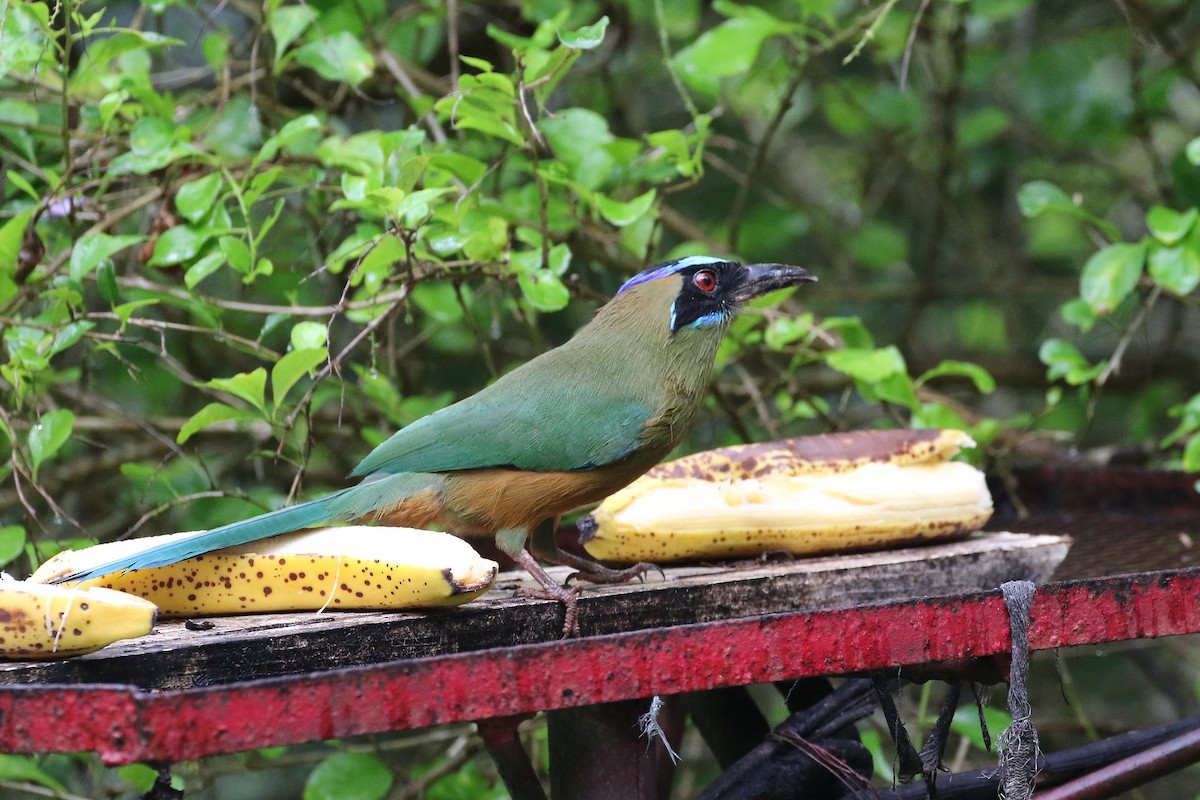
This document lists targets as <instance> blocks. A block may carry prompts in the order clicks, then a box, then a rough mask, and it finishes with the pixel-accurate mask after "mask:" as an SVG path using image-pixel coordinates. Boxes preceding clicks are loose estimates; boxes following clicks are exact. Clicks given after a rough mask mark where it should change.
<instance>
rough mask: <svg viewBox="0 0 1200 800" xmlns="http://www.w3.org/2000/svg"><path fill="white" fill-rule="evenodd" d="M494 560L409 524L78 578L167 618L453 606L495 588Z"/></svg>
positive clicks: (290, 537) (76, 554)
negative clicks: (144, 603) (151, 606)
mask: <svg viewBox="0 0 1200 800" xmlns="http://www.w3.org/2000/svg"><path fill="white" fill-rule="evenodd" d="M190 535H192V534H190V533H173V534H169V535H168V536H161V537H151V538H143V539H135V540H131V541H125V542H112V543H110V544H102V545H97V546H95V547H89V548H87V549H85V550H76V551H73V552H64V553H60V554H59V555H57V556H55V557H54V558H52V559H50V560H49V561H47V562H46V563H45V564H43V565H42V567H41V569H39V570H38V571H37V572H35V573H34V574H33V577H32V578H30V580H34V581H40V582H49V581H53V580H55V579H56V578H58V577H61V576H63V575H70V574H72V573H74V572H78V571H79V570H81V569H86V568H87V566H88V565H89V564H96V563H103V562H105V561H108V560H110V559H113V558H119V557H121V556H122V555H123V554H125V553H133V552H137V551H140V550H142V549H144V548H146V547H147V546H148V545H151V544H156V543H158V542H161V541H167V540H168V539H170V538H174V537H184V536H190ZM497 570H498V565H497V564H496V562H495V561H491V560H489V559H486V558H482V557H481V556H480V555H479V554H478V553H476V552H475V550H474V548H472V547H471V545H469V544H467V543H466V542H465V541H463V540H462V539H459V538H457V537H454V536H451V535H450V534H448V533H438V532H436V531H423V530H416V529H413V528H389V527H384V526H366V525H360V526H348V527H343V528H318V529H310V530H304V531H298V532H296V533H290V534H285V535H283V536H275V537H272V538H270V539H265V540H263V541H259V542H252V543H250V544H246V545H240V546H238V547H230V548H226V549H224V550H217V551H214V552H212V553H207V554H205V555H202V556H196V557H194V558H189V559H186V560H184V561H180V562H178V563H176V564H171V565H169V566H165V567H153V568H150V569H139V570H133V571H130V572H125V573H120V574H113V575H104V576H102V577H99V578H92V579H91V580H88V581H85V582H83V584H82V585H84V586H106V587H110V588H113V589H119V590H121V591H125V592H129V593H131V594H135V595H138V596H140V597H144V598H146V599H147V600H150V601H152V602H153V603H155V604H156V605H157V606H158V608H159V612H160V613H161V614H162V615H163V616H164V617H194V616H204V615H212V614H245V613H262V612H272V611H309V610H324V609H338V610H356V611H361V610H385V609H399V608H427V607H438V606H456V605H460V604H462V603H466V602H467V601H469V600H473V599H475V598H476V597H479V596H480V595H481V594H483V593H484V592H486V591H487V590H488V589H490V588H491V586H492V583H493V581H494V580H495V578H496V572H497Z"/></svg>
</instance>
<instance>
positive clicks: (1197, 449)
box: [1183, 433, 1200, 472]
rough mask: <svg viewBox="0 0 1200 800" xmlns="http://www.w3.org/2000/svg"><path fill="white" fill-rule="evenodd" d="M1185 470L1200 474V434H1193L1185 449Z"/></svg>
mask: <svg viewBox="0 0 1200 800" xmlns="http://www.w3.org/2000/svg"><path fill="white" fill-rule="evenodd" d="M1183 468H1184V469H1186V470H1187V471H1188V472H1200V433H1197V434H1193V435H1192V438H1190V439H1188V443H1187V446H1186V447H1184V448H1183Z"/></svg>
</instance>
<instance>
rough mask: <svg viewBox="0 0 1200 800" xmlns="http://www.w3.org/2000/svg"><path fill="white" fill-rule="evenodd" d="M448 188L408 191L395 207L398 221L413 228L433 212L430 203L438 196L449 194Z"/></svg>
mask: <svg viewBox="0 0 1200 800" xmlns="http://www.w3.org/2000/svg"><path fill="white" fill-rule="evenodd" d="M450 191H451V189H450V188H448V187H445V188H438V189H418V190H416V191H415V192H409V193H408V194H407V195H405V197H404V199H403V200H401V201H400V204H399V206H398V207H397V208H396V215H397V216H398V217H400V221H401V222H403V223H404V224H405V225H406V226H408V227H410V228H415V227H417V226H418V225H420V224H421V223H422V222H424V221H425V219H426V218H427V217H429V215H430V214H432V213H433V206H432V203H433V201H434V200H437V199H438V198H439V197H442V196H444V195H446V194H449V193H450Z"/></svg>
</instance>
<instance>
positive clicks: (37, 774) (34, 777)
mask: <svg viewBox="0 0 1200 800" xmlns="http://www.w3.org/2000/svg"><path fill="white" fill-rule="evenodd" d="M0 780H3V781H19V782H25V783H36V784H38V785H39V786H45V787H46V788H47V789H52V790H54V791H55V792H59V793H61V794H66V793H67V787H65V786H63V785H62V784H61V783H59V782H58V781H57V780H55V779H54V778H53V777H52V776H51V775H50V774H49V773H47V772H45V771H44V770H43V769H42V768H41V767H39V766H38V765H37V762H36V761H34V759H33V757H32V756H15V755H8V754H0Z"/></svg>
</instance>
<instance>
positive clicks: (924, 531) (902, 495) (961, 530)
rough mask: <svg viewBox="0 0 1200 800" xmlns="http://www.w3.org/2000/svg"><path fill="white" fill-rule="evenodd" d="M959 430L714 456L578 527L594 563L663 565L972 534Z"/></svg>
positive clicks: (972, 483)
mask: <svg viewBox="0 0 1200 800" xmlns="http://www.w3.org/2000/svg"><path fill="white" fill-rule="evenodd" d="M973 445H974V442H973V441H972V440H971V438H970V437H969V436H967V435H966V434H965V433H963V432H961V431H953V430H943V431H912V430H905V431H860V432H855V433H851V434H827V435H824V436H812V437H803V438H799V439H790V440H785V441H782V442H769V443H764V444H755V445H740V446H737V447H729V448H721V449H719V450H711V451H708V452H705V453H698V454H696V455H693V456H688V457H686V458H682V459H679V460H677V461H673V462H669V463H667V464H663V465H661V466H659V467H656V468H655V469H653V470H651V471H650V472H648V473H647V474H646V475H644V476H643V477H641V478H639V479H638V480H636V481H634V482H633V483H632V484H630V485H629V486H627V487H625V488H624V489H622V490H621V491H619V492H617V493H616V494H614V495H612V496H610V497H609V498H607V499H606V500H605V501H604V502H603V503H601V504H600V506H599V507H598V508H597V509H596V510H595V511H594V512H592V514H591V515H589V516H588V517H585V518H584V519H583V520H581V521H580V524H579V528H580V532H581V537H580V541H581V543H582V544H583V547H584V549H586V550H587V552H588V553H590V554H591V555H592V556H594V557H595V558H599V559H602V560H605V561H617V562H635V561H652V562H659V563H662V562H669V561H681V560H688V559H703V558H725V557H741V556H753V555H758V554H761V553H764V552H769V551H773V550H784V551H788V552H791V553H794V554H797V555H812V554H817V553H833V552H848V551H856V550H870V549H879V548H882V547H886V546H891V545H896V544H901V543H906V542H912V541H918V540H927V539H940V538H951V537H956V536H962V535H965V534H967V533H970V532H972V531H975V530H978V529H979V527H980V526H982V525H983V524H984V523H985V522H987V520H988V519H989V517H991V513H992V499H991V495H990V494H989V492H988V489H987V483H986V481H985V479H984V475H983V473H982V472H980V471H979V470H977V469H975V468H974V467H972V466H970V465H969V464H964V463H960V462H952V461H948V460H947V459H949V458H951V457H952V456H954V455H955V454H956V453H957V452H958V450H959V448H961V447H969V446H973Z"/></svg>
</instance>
